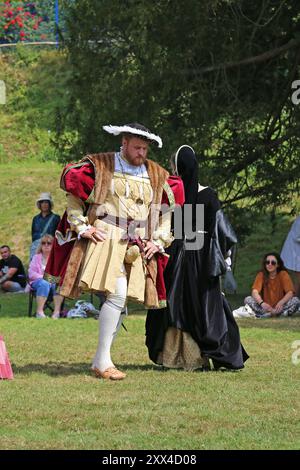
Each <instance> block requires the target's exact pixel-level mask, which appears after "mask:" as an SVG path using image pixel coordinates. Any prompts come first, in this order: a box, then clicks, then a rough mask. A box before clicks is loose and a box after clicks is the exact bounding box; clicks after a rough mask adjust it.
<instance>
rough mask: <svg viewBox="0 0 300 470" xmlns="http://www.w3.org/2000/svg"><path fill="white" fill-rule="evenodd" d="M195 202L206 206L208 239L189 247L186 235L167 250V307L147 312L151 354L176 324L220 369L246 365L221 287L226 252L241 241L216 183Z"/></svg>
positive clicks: (155, 356)
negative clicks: (221, 200) (225, 210)
mask: <svg viewBox="0 0 300 470" xmlns="http://www.w3.org/2000/svg"><path fill="white" fill-rule="evenodd" d="M196 203H197V204H203V206H204V232H206V233H204V235H203V236H204V244H203V247H202V248H201V249H195V250H190V249H189V250H188V249H187V248H186V243H185V239H184V237H182V239H180V240H178V239H175V240H174V242H173V243H172V245H171V247H170V248H169V249H168V250H167V251H168V253H169V255H170V258H169V261H168V264H167V267H166V270H165V273H164V277H165V283H166V290H167V307H166V308H164V309H157V310H148V312H147V319H146V345H147V347H148V352H149V357H150V359H151V360H152V361H153V362H155V363H157V360H158V356H159V353H160V352H161V351H162V350H163V348H164V339H165V334H166V331H167V330H168V328H170V327H174V328H177V329H179V330H182V331H184V332H187V333H189V334H190V335H191V337H192V338H193V339H194V341H195V342H196V343H197V345H198V346H199V348H200V351H201V354H202V356H204V357H208V358H210V359H212V361H213V364H214V368H215V369H218V368H220V367H226V368H228V369H241V368H243V367H244V361H245V360H247V358H248V357H249V356H248V355H247V353H246V352H245V350H244V348H243V347H242V345H241V342H240V335H239V329H238V326H237V324H236V321H235V319H234V317H233V314H232V311H231V308H230V306H229V304H228V302H227V300H226V298H225V296H224V295H223V294H222V292H221V287H220V276H221V275H222V274H224V273H225V272H226V264H225V260H224V257H225V255H226V252H227V251H228V250H229V249H230V248H231V247H232V246H233V244H234V243H236V236H235V234H234V231H233V229H232V227H231V226H230V224H229V222H228V221H227V219H226V217H225V215H224V214H223V211H222V210H221V208H220V202H219V200H218V198H217V195H216V193H215V191H214V190H213V189H212V188H210V187H206V188H204V189H202V190H201V191H199V192H198V194H197V197H196Z"/></svg>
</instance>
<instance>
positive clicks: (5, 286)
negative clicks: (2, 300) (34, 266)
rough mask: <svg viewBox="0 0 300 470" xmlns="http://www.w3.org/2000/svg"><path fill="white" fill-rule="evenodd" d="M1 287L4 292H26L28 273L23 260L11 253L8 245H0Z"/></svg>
mask: <svg viewBox="0 0 300 470" xmlns="http://www.w3.org/2000/svg"><path fill="white" fill-rule="evenodd" d="M0 255H1V258H2V259H1V260H0V288H1V290H2V291H4V292H24V287H25V285H26V274H25V269H24V266H23V264H22V261H21V260H20V259H19V258H18V257H17V256H15V255H12V254H11V251H10V248H9V246H8V245H2V246H1V247H0Z"/></svg>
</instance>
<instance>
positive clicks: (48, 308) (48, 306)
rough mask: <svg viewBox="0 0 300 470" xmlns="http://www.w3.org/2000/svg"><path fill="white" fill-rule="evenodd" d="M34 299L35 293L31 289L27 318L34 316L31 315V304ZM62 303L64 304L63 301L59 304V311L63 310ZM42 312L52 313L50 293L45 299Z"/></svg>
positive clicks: (51, 296)
mask: <svg viewBox="0 0 300 470" xmlns="http://www.w3.org/2000/svg"><path fill="white" fill-rule="evenodd" d="M35 298H36V293H35V291H34V290H33V289H30V291H29V298H28V316H29V317H32V316H35V314H34V315H32V308H33V303H34V300H35ZM64 303H65V299H64V300H63V301H62V304H61V308H60V309H61V311H62V310H63V307H64ZM44 310H50V312H51V313H52V312H53V311H54V307H53V295H52V292H50V293H49V295H48V297H47V300H46V302H45V305H44Z"/></svg>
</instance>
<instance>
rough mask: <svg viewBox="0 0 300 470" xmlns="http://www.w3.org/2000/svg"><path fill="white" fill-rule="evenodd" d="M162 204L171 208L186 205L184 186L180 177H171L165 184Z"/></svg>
mask: <svg viewBox="0 0 300 470" xmlns="http://www.w3.org/2000/svg"><path fill="white" fill-rule="evenodd" d="M161 202H162V204H168V205H169V206H170V207H171V208H173V207H174V206H175V205H180V206H182V205H183V204H184V186H183V181H182V179H181V178H180V176H169V178H168V179H167V181H166V183H165V184H164V191H163V195H162V201H161Z"/></svg>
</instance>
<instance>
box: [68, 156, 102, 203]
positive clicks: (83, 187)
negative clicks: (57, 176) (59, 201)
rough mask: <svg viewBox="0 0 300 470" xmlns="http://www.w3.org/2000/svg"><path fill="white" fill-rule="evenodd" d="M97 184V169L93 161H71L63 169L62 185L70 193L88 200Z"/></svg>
mask: <svg viewBox="0 0 300 470" xmlns="http://www.w3.org/2000/svg"><path fill="white" fill-rule="evenodd" d="M94 184H95V171H94V166H93V164H92V163H91V162H89V161H85V162H79V163H75V164H74V163H69V164H68V165H67V166H66V167H65V168H64V170H63V173H62V176H61V183H60V186H61V188H62V189H64V190H65V191H67V192H68V193H71V194H73V195H74V196H76V197H79V198H80V199H82V200H83V201H86V200H87V199H88V197H89V195H90V194H91V192H92V190H93V187H94Z"/></svg>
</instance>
